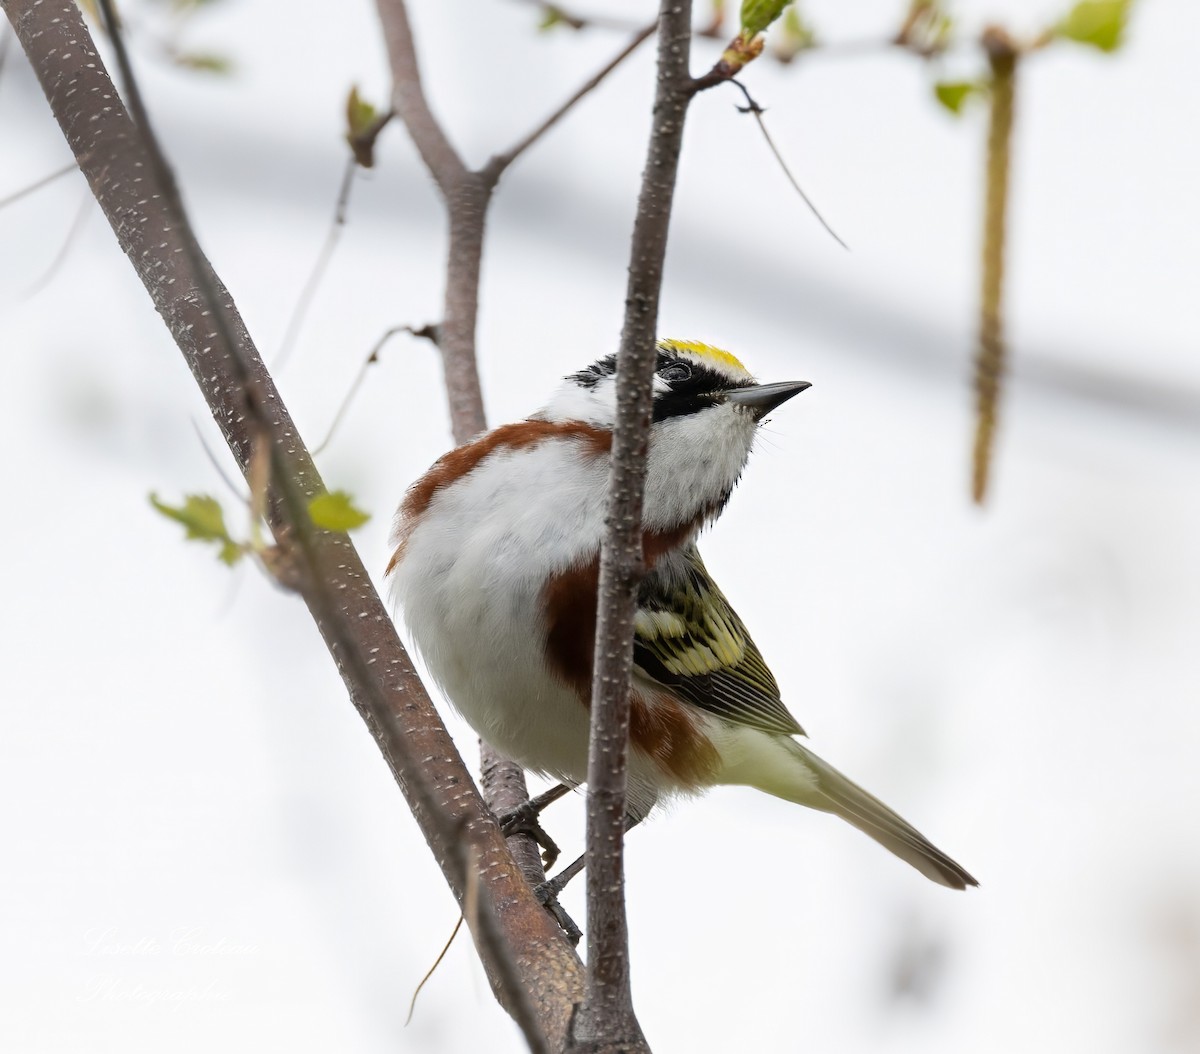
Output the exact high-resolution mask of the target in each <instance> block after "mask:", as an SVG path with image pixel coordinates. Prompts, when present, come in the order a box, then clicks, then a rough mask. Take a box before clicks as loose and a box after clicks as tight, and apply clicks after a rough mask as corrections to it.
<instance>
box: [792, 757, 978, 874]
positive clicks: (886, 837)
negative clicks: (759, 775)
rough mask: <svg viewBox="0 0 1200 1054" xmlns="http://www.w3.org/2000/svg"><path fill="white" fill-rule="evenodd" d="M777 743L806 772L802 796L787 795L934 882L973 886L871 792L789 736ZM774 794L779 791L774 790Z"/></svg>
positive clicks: (956, 867)
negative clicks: (844, 824) (832, 817)
mask: <svg viewBox="0 0 1200 1054" xmlns="http://www.w3.org/2000/svg"><path fill="white" fill-rule="evenodd" d="M783 742H785V743H786V744H787V747H788V749H789V751H791V752H792V753H794V754H795V755H797V757H798V760H799V761H800V762H801V763H802V764H803V765H804V767H805V768H806V769H807V770H808V773H809V774H810V775H811V781H806V786H805V787H804V790H803V792H802V794H796V795H795V796H794V797H793V796H792V795H788V797H792V799H793V800H795V801H797V802H799V803H800V804H802V805H807V806H809V807H810V808H814V809H821V810H823V811H825V812H831V813H834V814H835V815H837V816H840V817H841V818H842V819H843V820H846V821H847V822H849V823H852V824H853V825H854V826H855V827H857V828H858V829H859V830H860V831H862V832H864V833H865V834H869V835H870V836H871V837H872V838H874V839H875V841H877V842H878V843H879V844H880V845H882V846H883V847H884V848H885V849H888V850H890V851H891V852H893V853H895V854H896V855H897V856H898V857H900V859H901V860H903V861H905V862H906V863H909V864H912V866H913V867H915V868H916V869H917V870H918V871H920V872H921V874H923V875H924V876H925V877H926V878H931V879H933V881H934V882H938V883H940V884H941V885H943V886H949V887H950V888H951V889H966V888H967V886H977V885H979V883H978V882H976V881H975V879H973V878H972V877H971V876H970V874H968V873H967V871H966V870H965V869H964V868H963V867H961V866H960V865H959V864H956V863H955V862H954V861H953V860H951V859H950V857H948V856H947V855H946V854H945V853H943V852H942V851H941V850H940V849H939V848H938V847H937V846H935V845H934V844H933V843H932V842H930V841H929V839H928V838H926V837H925V836H924V835H923V834H921V832H920V831H918V830H917V829H916V828H915V827H913V826H912V824H910V823H908V822H907V821H905V820H902V819H901V818H900V817H899V816H897V815H896V814H895V813H894V812H892V810H891V809H889V808H888V807H887V806H886V805H884V804H883V802H881V801H880V800H879V799H878V798H876V797H875V796H874V795H873V794H868V793H867V792H866V791H865V790H863V789H862V787H860V786H859V785H858V784H857V783H854V782H853V781H851V780H849V779H847V778H846V777H845V776H843V775H842V774H841V773H840V772H838V770H837V769H835V768H834V767H833V766H832V765H830V764H828V763H827V762H825V761H822V760H821V758H819V757H817V755H816V754H814V753H813V752H812V751H810V750H808V749H807V748H805V747H804V746H802V745H801V744H800V743H797V742H796V741H795V740H794V739H787V740H783ZM774 793H779V792H778V790H775V791H774Z"/></svg>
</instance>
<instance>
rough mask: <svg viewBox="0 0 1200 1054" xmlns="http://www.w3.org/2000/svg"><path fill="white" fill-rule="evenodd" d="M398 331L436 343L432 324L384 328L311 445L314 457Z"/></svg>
mask: <svg viewBox="0 0 1200 1054" xmlns="http://www.w3.org/2000/svg"><path fill="white" fill-rule="evenodd" d="M398 333H411V334H412V335H413V336H414V337H424V338H425V339H426V340H431V341H433V343H434V344H436V343H437V332H436V331H435V330H434V328H433V327H432V326H422V327H421V328H420V329H413V327H412V326H393V327H392V328H391V329H389V330H386V331H385V332H384V334H383V336H382V337H380V338H379V339H378V340H377V341H376V342H375V346H374V347H373V348H372V349H371V353H370V354H369V355H368V356H367V357H366V358H365V359H364V360H363V364H362V365H361V366H360V367H359V368H358V373H357V374H356V375H355V377H354V381H353V382H352V383H351V385H350V387H349V389H347V391H346V395H345V396H344V398H343V399H342V403H341V405H340V406H339V407H338V409H337V413H336V414H334V415H333V421H332V422H330V425H329V431H328V432H326V433H325V438H324V439H322V440H321V442H319V443H318V444H317V445H316V446H315V447H313V457H316V456H317V455H318V454H320V453H321V452H322V451H323V450H324V449H325V448H326V447H327V446H329V443H330V441H331V440H332V439H333V434H334V433H335V432H336V431H337V429H338V426H339V425H340V424H341V423H342V418H343V417H344V416H345V414H346V411H347V410H348V409H349V408H350V402H351V400H353V398H354V396H355V395H357V394H358V390H359V388H361V387H362V383H363V381H365V380H366V379H367V371H368V370H369V369H370V368H371V367H372V366H373V365H374V364H375V363H376V362H378V361H379V353H380V352H381V351H382V350H383V346H384V345H385V344H386V343H387V342H388V341H389V340H391V339H392V337H394V336H396V335H397V334H398Z"/></svg>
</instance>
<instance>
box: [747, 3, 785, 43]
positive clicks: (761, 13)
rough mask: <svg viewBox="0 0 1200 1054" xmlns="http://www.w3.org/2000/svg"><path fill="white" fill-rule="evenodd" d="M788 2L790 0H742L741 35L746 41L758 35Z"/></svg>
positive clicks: (781, 12)
mask: <svg viewBox="0 0 1200 1054" xmlns="http://www.w3.org/2000/svg"><path fill="white" fill-rule="evenodd" d="M790 3H792V0H742V14H741V21H742V36H743V37H745V39H746V40H747V41H749V40H752V39H753V38H754V37H756V36H758V34H759V33H761V32H763V30H765V29H766V28H767V26H769V25H770V24H771V23H772V22H774V21H775V19H777V18H778V17H779V16H780V15H782V14H783V9H784V8H785V7H787V6H788V5H789V4H790Z"/></svg>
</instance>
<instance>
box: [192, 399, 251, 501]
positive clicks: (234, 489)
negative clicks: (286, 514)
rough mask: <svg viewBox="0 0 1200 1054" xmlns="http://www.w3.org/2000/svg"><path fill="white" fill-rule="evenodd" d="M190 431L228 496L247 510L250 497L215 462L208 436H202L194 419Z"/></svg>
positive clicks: (217, 462) (197, 422) (215, 456)
mask: <svg viewBox="0 0 1200 1054" xmlns="http://www.w3.org/2000/svg"><path fill="white" fill-rule="evenodd" d="M192 429H193V430H194V431H195V433H196V438H197V439H199V440H200V449H201V450H203V451H204V456H205V457H207V458H208V463H209V464H210V465H212V467H213V470H214V471H215V472H216V474H217V475H218V476H220V478H221V482H222V483H224V484H225V486H226V487H228V488H229V493H230V494H232V495H233V496H234V497H235V498H237V500H238V501H240V502H241V503H242V504H243V505H245V506H246V507H247V508H249V507H250V496H249V495H248V494H243V493H242V489H241V488H240V487H239V486H238V485H237V484H236V483H234V482H233V478H232V477H231V476H230V475H229V473H228V472H226V471H225V467H224V466H223V465H222V464H221V462H220V461H218V460H217V455H216V453H215V452H214V451H213V448H212V447H210V446H209V445H208V436H206V435H205V434H204V431H203V429H201V427H200V422H199V421H197V420H196V419H195V418H194V417H193V418H192Z"/></svg>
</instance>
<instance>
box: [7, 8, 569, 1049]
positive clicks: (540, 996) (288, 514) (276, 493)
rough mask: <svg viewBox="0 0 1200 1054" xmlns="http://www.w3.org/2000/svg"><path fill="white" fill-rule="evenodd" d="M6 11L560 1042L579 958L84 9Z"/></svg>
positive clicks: (327, 619)
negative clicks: (418, 668)
mask: <svg viewBox="0 0 1200 1054" xmlns="http://www.w3.org/2000/svg"><path fill="white" fill-rule="evenodd" d="M0 5H2V6H3V8H4V10H5V12H6V14H8V16H9V18H10V20H11V22H12V24H13V26H14V28H15V30H16V32H17V36H18V39H19V40H20V41H21V44H22V46H23V47H24V48H25V51H26V53H27V55H28V56H29V59H30V62H31V64H32V65H33V68H34V70H35V72H36V73H37V76H38V79H39V81H40V82H41V84H42V87H43V90H44V91H45V93H46V96H47V99H48V100H49V102H50V105H51V108H52V110H53V112H54V115H55V117H56V118H57V120H58V122H59V124H60V126H61V127H62V129H63V132H64V135H65V136H66V138H67V141H68V144H69V145H70V147H71V149H72V151H73V152H74V154H75V156H76V159H77V161H78V163H79V167H80V169H81V170H82V171H83V172H84V175H85V176H86V177H87V179H88V182H89V184H90V185H91V187H92V190H93V193H95V195H96V198H97V201H98V202H99V203H100V205H101V208H102V209H103V211H104V213H105V216H106V217H107V218H108V220H109V222H110V224H111V225H112V227H113V230H114V232H115V233H116V235H117V238H118V241H119V242H120V244H121V247H122V249H123V250H124V251H125V253H126V254H127V255H128V256H129V258H130V261H131V262H132V264H133V266H134V268H135V270H136V271H137V273H138V276H139V277H140V278H141V279H142V281H143V283H144V284H145V285H146V288H147V290H148V292H149V293H150V295H151V297H152V299H153V301H154V304H155V306H156V308H157V309H158V311H159V312H160V314H162V316H163V318H164V321H165V322H166V324H167V326H168V328H169V329H170V331H171V334H172V336H173V337H174V338H175V341H176V343H177V344H178V345H179V347H180V350H181V351H182V352H183V354H184V356H185V358H186V360H187V362H188V365H189V366H190V367H191V369H192V372H193V375H194V376H195V378H196V381H197V383H198V384H199V386H200V388H201V390H202V391H203V393H204V395H205V397H206V399H207V400H208V402H209V405H210V407H211V409H212V412H213V416H214V418H215V419H216V421H217V423H218V425H219V426H220V427H221V429H222V431H223V433H224V434H225V437H226V440H227V441H228V443H229V445H230V449H231V450H232V451H233V453H234V455H235V457H236V458H237V460H238V462H239V464H240V465H241V466H242V468H243V471H246V470H247V468H248V466H249V464H250V461H251V458H252V455H253V452H254V449H255V447H256V444H257V443H259V442H260V441H270V446H271V451H270V452H271V457H272V462H273V464H272V473H271V494H270V500H269V503H268V516H269V519H270V522H271V526H272V529H273V530H274V532H275V534H276V537H277V539H279V541H280V544H281V547H282V548H283V551H284V553H285V555H286V556H287V557H289V558H291V559H294V560H295V561H296V563H297V565H298V567H299V571H300V574H299V576H298V578H297V581H298V582H299V584H300V585H301V591H302V595H303V597H304V600H305V602H306V603H307V604H308V606H309V609H310V611H312V613H313V615H314V618H315V619H316V621H317V624H318V628H319V629H320V631H321V633H322V636H323V637H324V638H325V641H326V644H327V646H328V647H329V649H330V651H331V654H332V655H333V657H334V659H335V661H336V662H337V665H338V668H339V672H340V673H341V674H342V677H343V679H344V681H345V682H346V685H347V687H348V689H349V691H350V695H351V699H352V701H353V702H354V704H355V706H356V707H357V708H358V709H359V712H360V714H361V715H362V717H363V719H364V720H365V721H366V723H367V725H368V727H369V728H370V730H371V732H372V734H373V735H374V736H375V738H376V741H377V743H378V744H379V746H380V749H381V751H382V752H383V754H384V756H385V758H386V759H387V761H388V764H389V765H390V766H391V768H392V771H393V773H394V775H395V777H396V779H397V782H398V783H399V784H400V786H401V789H402V790H403V791H404V793H405V796H406V798H407V799H408V801H409V804H410V806H411V807H412V809H413V812H414V815H415V816H416V818H417V821H418V823H419V825H420V826H421V829H422V832H423V834H424V835H425V837H426V840H427V841H428V842H429V844H430V846H431V848H432V849H433V851H434V854H435V856H436V857H437V859H438V862H439V864H440V865H441V867H442V870H443V872H444V874H445V875H446V878H447V881H448V883H449V884H450V886H451V889H452V890H453V892H454V894H455V897H456V898H457V899H458V901H459V903H460V905H461V904H462V903H463V900H464V897H465V893H466V885H467V883H466V869H465V865H466V860H465V856H466V854H467V852H468V851H469V852H470V855H471V856H472V857H473V858H474V859H475V860H476V861H477V862H478V868H479V872H478V873H479V876H480V881H481V882H482V883H483V893H484V899H485V901H486V902H487V903H488V904H490V905H491V907H492V908H493V909H494V913H493V911H492V910H488V909H487V908H486V907H485V909H484V910H481V911H479V912H476V913H474V918H473V920H470V921H472V922H473V925H474V926H475V932H474V936H475V941H476V944H477V946H478V947H479V950H480V955H481V958H482V959H483V961H484V965H485V968H486V969H487V971H488V975H489V979H490V980H491V983H492V985H493V987H494V989H495V990H496V993H497V996H498V998H499V999H500V1001H501V1003H502V1004H503V1005H504V1006H505V1007H506V1009H508V1010H509V1012H510V1013H513V1014H514V1016H515V1017H518V1018H519V1019H523V1020H524V1022H525V1023H528V1021H529V1019H530V1017H531V1016H533V1017H535V1018H536V1022H537V1029H536V1031H535V1032H534V1034H533V1035H532V1036H531V1042H532V1043H534V1044H537V1043H538V1041H539V1037H538V1034H537V1033H539V1032H540V1033H542V1034H544V1035H545V1036H546V1037H547V1038H548V1039H549V1042H550V1043H551V1044H552V1045H554V1046H558V1045H559V1044H560V1042H561V1038H562V1036H563V1035H564V1034H565V1030H566V1026H567V1021H568V1017H569V1014H570V1011H571V1007H572V1004H573V1002H574V1001H575V1000H576V999H577V998H578V995H577V993H578V991H579V981H578V976H579V963H578V959H577V958H576V957H575V955H574V953H573V952H572V951H571V949H570V948H569V946H568V945H567V944H566V942H565V940H563V938H562V936H561V934H560V932H559V930H558V928H557V926H555V924H554V923H553V921H552V920H551V919H550V918H549V917H548V916H547V915H546V913H545V911H544V910H543V909H542V907H541V905H539V904H538V903H537V901H536V900H535V899H534V897H533V896H532V895H531V893H530V891H529V889H528V886H527V885H526V883H525V881H524V879H523V877H522V875H521V873H520V871H519V870H518V868H517V867H516V864H515V862H514V861H513V859H512V857H511V855H510V854H509V852H508V851H507V849H506V847H505V844H504V840H503V838H502V837H501V835H500V833H499V830H498V828H497V826H496V824H495V821H494V819H493V817H492V816H491V814H490V813H489V812H488V810H487V808H486V807H485V806H484V804H483V802H482V800H481V799H480V798H479V796H478V794H477V793H476V792H475V789H474V786H473V784H472V782H471V778H470V775H469V773H468V772H467V770H466V768H465V767H464V766H463V764H462V761H461V759H460V758H459V756H458V754H457V752H456V751H455V749H454V745H453V743H452V741H451V740H450V738H449V736H448V735H447V733H446V731H445V728H444V726H443V725H442V724H441V721H440V719H439V718H438V716H437V713H436V711H435V710H434V709H433V707H432V705H431V704H430V702H429V699H428V696H427V695H426V694H425V691H424V688H423V687H422V685H421V683H420V680H419V679H418V678H417V675H416V673H415V671H414V669H413V667H412V664H411V662H410V660H409V658H408V656H407V654H406V653H405V652H404V649H403V647H402V646H401V644H400V642H399V639H398V638H397V636H396V633H395V630H394V627H393V626H392V624H391V620H390V618H389V617H388V614H387V611H386V610H385V608H384V607H383V604H382V603H381V602H380V599H379V597H378V595H377V594H376V592H375V590H374V588H373V586H372V585H371V583H370V578H369V576H368V575H367V572H366V569H365V568H364V567H363V566H362V562H361V560H360V559H359V557H358V554H357V553H356V552H355V550H354V548H353V546H352V545H351V543H350V541H349V539H348V538H347V537H346V536H345V535H344V534H333V533H330V532H325V531H316V530H313V529H312V527H311V524H309V523H306V522H305V521H306V520H307V516H306V512H305V508H304V505H303V504H301V505H300V510H299V511H300V515H299V516H297V514H296V513H297V509H296V507H295V499H299V500H300V501H301V503H303V501H304V500H306V499H307V498H308V497H310V496H312V495H314V494H317V493H320V492H321V491H322V490H323V489H324V488H323V484H322V482H321V480H320V477H319V475H318V474H317V471H316V468H315V466H314V465H313V463H312V460H311V458H310V457H309V455H308V452H307V450H305V448H304V446H303V444H302V443H301V442H300V441H299V439H298V437H297V433H296V430H295V427H294V425H293V424H292V421H291V419H290V417H289V416H288V414H287V411H286V409H285V408H284V406H283V403H282V400H281V399H280V398H279V394H278V392H277V391H276V389H275V387H274V384H273V382H272V381H271V378H270V376H269V375H268V374H267V372H266V370H265V369H264V367H263V365H262V361H261V359H260V358H259V356H258V353H257V351H256V349H255V348H254V345H253V343H252V341H251V340H250V337H249V335H248V333H247V332H246V329H245V325H244V323H243V322H242V320H241V318H240V316H239V315H238V313H237V311H236V308H235V307H234V306H233V304H232V302H231V300H230V298H229V295H228V293H227V291H226V290H225V289H224V287H223V285H222V284H221V283H220V280H219V279H218V278H217V276H216V275H215V273H213V272H212V270H211V268H210V266H209V265H208V263H207V261H206V260H204V259H203V257H202V256H199V255H198V249H197V250H196V252H195V259H197V260H198V263H197V262H195V260H194V254H193V251H192V250H193V248H194V242H191V240H190V239H189V237H188V233H189V232H188V230H187V227H186V219H185V217H183V216H181V215H180V214H179V213H178V212H177V211H176V210H175V209H174V208H172V200H171V198H172V196H171V191H170V188H169V187H167V186H165V185H164V184H163V183H162V182H161V181H160V180H159V179H158V173H157V166H156V164H155V161H154V158H153V156H152V155H151V153H150V152H149V151H148V149H147V146H146V143H145V141H144V140H143V137H142V136H141V135H140V134H139V132H138V130H137V129H136V128H135V127H134V126H133V124H132V123H131V122H130V120H129V118H128V115H127V114H126V113H125V111H124V108H123V107H122V106H121V105H120V102H119V100H118V98H117V94H116V91H115V89H114V88H113V85H112V82H111V81H110V80H109V78H108V75H107V72H106V71H105V70H104V67H103V64H102V62H101V60H100V57H99V56H98V55H97V53H96V51H95V48H94V45H93V42H92V40H91V37H90V34H89V33H88V31H87V27H86V26H85V25H84V23H83V20H82V18H81V17H80V14H79V10H78V8H77V7H76V5H75V4H74V3H72V2H69V0H60V2H59V3H49V2H38V0H0ZM222 330H225V331H226V332H227V334H228V336H229V340H228V341H226V340H223V339H222ZM289 490H290V491H292V492H293V493H292V494H289V493H288V492H289ZM309 532H311V533H309ZM414 759H421V760H420V763H419V764H417V763H415V762H414ZM464 843H465V845H464ZM468 847H469V850H468ZM497 920H499V925H500V926H502V928H503V936H504V940H503V941H501V940H500V939H498V938H499V933H498V931H497V930H496V928H495V927H496V924H497ZM505 945H507V950H506V948H505ZM514 979H516V980H517V981H519V983H514Z"/></svg>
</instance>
